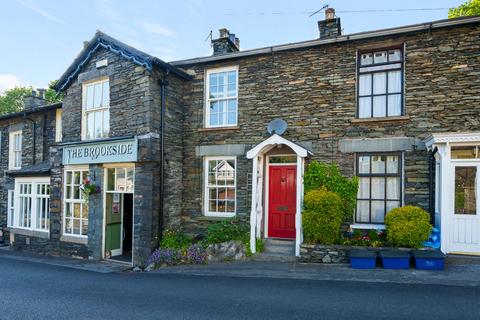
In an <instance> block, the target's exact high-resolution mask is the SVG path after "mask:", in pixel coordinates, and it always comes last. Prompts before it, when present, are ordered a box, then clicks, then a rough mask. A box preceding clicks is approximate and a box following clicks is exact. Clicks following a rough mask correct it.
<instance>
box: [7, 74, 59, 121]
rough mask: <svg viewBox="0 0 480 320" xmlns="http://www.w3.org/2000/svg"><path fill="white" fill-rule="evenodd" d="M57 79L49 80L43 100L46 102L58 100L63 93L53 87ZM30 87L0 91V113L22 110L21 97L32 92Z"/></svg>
mask: <svg viewBox="0 0 480 320" xmlns="http://www.w3.org/2000/svg"><path fill="white" fill-rule="evenodd" d="M56 83H57V80H53V81H50V83H49V84H48V89H47V90H46V91H45V100H46V102H47V103H54V102H60V101H62V99H63V94H57V92H56V91H55V89H54V86H55V84H56ZM32 90H34V89H33V88H32V87H16V88H13V89H9V90H5V91H4V92H0V115H4V114H7V113H12V112H19V111H21V110H23V106H24V105H23V99H24V98H25V97H26V96H28V95H30V94H32Z"/></svg>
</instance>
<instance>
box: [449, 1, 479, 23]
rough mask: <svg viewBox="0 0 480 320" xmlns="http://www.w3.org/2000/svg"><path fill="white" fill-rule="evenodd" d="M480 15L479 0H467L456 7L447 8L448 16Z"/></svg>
mask: <svg viewBox="0 0 480 320" xmlns="http://www.w3.org/2000/svg"><path fill="white" fill-rule="evenodd" d="M478 15H480V0H468V1H467V2H465V3H463V4H461V5H459V6H458V7H456V8H451V9H449V10H448V17H449V18H450V19H451V18H457V17H463V16H478Z"/></svg>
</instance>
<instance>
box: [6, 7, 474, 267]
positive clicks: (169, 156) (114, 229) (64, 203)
mask: <svg viewBox="0 0 480 320" xmlns="http://www.w3.org/2000/svg"><path fill="white" fill-rule="evenodd" d="M318 25H319V35H320V36H319V39H315V40H311V41H305V42H299V43H293V44H287V45H279V46H274V47H267V48H261V49H254V50H247V51H241V50H240V42H239V40H238V38H237V37H236V36H235V35H233V34H231V33H229V31H228V30H226V29H222V30H221V31H220V37H219V38H218V39H215V40H213V41H212V45H213V48H214V54H213V55H212V56H208V57H201V58H193V59H187V60H182V61H175V62H170V63H166V62H163V61H161V60H160V59H158V58H155V57H152V56H149V55H147V54H145V53H143V52H140V51H138V50H136V49H134V48H132V47H129V46H127V45H125V44H123V43H121V42H119V41H117V40H115V39H113V38H111V37H109V36H107V35H105V34H103V33H101V32H98V33H97V34H96V35H95V37H94V38H93V39H92V40H91V41H90V42H88V43H87V44H86V46H85V48H84V49H83V51H82V52H81V53H80V54H79V56H78V57H77V58H76V59H75V61H74V62H73V64H72V65H71V66H70V67H69V68H68V69H67V71H66V72H65V73H64V75H63V76H62V77H61V78H60V81H59V84H58V87H57V89H58V90H59V91H62V92H63V93H64V94H65V99H64V101H63V104H62V106H61V107H62V108H61V109H62V117H61V126H59V125H58V124H57V129H58V128H60V127H61V130H62V134H61V141H57V142H54V141H53V140H52V143H51V144H48V147H49V153H48V155H49V161H48V169H49V175H48V177H49V189H48V190H49V202H50V204H49V208H50V209H49V211H48V212H49V216H48V217H49V218H48V219H49V220H48V224H49V231H48V233H47V235H46V236H45V235H43V237H36V234H35V233H30V234H28V232H26V231H25V230H24V229H25V228H21V227H20V228H19V226H18V225H16V224H18V223H19V222H20V221H23V220H21V219H20V216H22V214H21V213H22V212H24V211H25V210H24V209H23V207H20V205H21V203H22V201H24V200H22V199H25V198H26V197H25V192H23V193H20V194H19V193H18V192H20V191H22V190H20V191H17V189H16V188H14V190H13V191H9V190H12V183H14V182H13V180H12V179H13V178H8V179H10V180H9V181H10V182H9V183H10V184H7V183H6V184H5V186H3V185H2V188H3V190H2V194H3V200H4V203H2V206H3V207H2V212H1V213H0V214H3V215H2V216H0V217H2V218H3V219H4V220H5V221H6V217H7V216H8V215H7V214H6V213H8V212H10V211H9V208H10V207H9V206H8V204H7V193H8V194H10V196H11V198H12V199H14V200H12V202H11V204H12V206H11V207H12V210H11V216H12V218H11V220H12V219H13V220H12V221H14V223H13V224H12V223H10V222H9V227H8V228H7V230H8V231H7V232H8V233H9V239H10V243H11V245H12V246H14V247H18V248H23V249H29V248H34V250H37V251H40V250H42V251H44V252H46V253H55V254H64V255H74V256H80V257H84V258H93V259H105V258H110V257H113V258H115V257H117V258H118V257H122V258H125V259H127V260H128V261H132V262H133V264H135V265H137V264H143V263H144V262H145V259H146V257H147V256H148V254H149V253H150V251H151V250H152V249H153V248H154V247H155V246H156V245H157V243H158V237H159V235H160V234H161V232H162V231H163V230H165V229H168V228H183V229H184V230H185V231H187V232H188V233H191V234H201V233H203V232H204V231H205V228H206V227H207V226H208V225H209V224H210V223H212V222H214V221H218V220H221V219H225V218H227V217H234V216H238V217H240V218H242V219H245V220H247V221H249V223H250V227H251V237H252V240H254V238H255V237H259V238H280V239H289V240H291V241H292V242H293V243H295V254H297V255H298V254H299V246H300V244H301V242H302V240H303V239H302V226H301V207H302V198H303V181H302V175H303V172H304V170H305V167H306V165H307V164H308V162H310V161H312V160H319V161H324V162H328V163H330V162H335V163H338V164H339V166H340V168H341V170H342V171H343V172H344V173H345V174H347V175H358V176H359V178H360V188H359V192H358V200H357V209H356V212H355V216H354V217H352V224H351V227H352V228H359V229H371V228H375V229H378V228H383V227H384V225H383V222H384V216H385V213H386V212H388V210H390V209H391V208H394V207H398V206H403V205H407V204H412V205H418V206H421V207H423V208H425V209H426V210H428V211H429V212H431V214H432V221H434V222H435V224H436V226H438V227H439V228H441V232H442V250H444V251H445V252H469V253H480V236H479V234H480V218H478V217H479V215H478V212H477V211H478V210H477V208H478V205H480V202H479V200H478V199H480V197H479V196H478V189H479V188H478V187H477V185H476V184H477V181H480V179H476V177H477V176H478V175H479V174H480V168H479V166H480V154H478V150H477V149H478V145H480V122H479V116H480V76H479V75H480V41H479V40H478V39H479V35H480V18H479V17H470V18H459V19H451V20H441V21H434V22H430V23H426V24H418V25H412V26H405V27H399V28H393V29H386V30H378V31H372V32H365V33H358V34H350V35H342V34H341V27H340V19H339V18H336V17H335V16H334V12H333V11H332V10H328V12H327V16H326V19H325V20H322V21H319V23H318ZM58 107H59V106H58ZM43 108H54V107H52V106H48V107H43ZM42 110H43V109H42ZM45 110H46V109H45ZM49 112H53V111H49ZM11 119H13V118H11ZM15 119H17V120H18V121H23V118H22V117H20V115H18V117H17V118H15ZM275 119H276V120H275ZM280 119H281V120H280ZM272 120H275V121H274V122H273V126H271V129H272V128H273V130H267V129H266V128H267V125H268V124H269V123H271V122H272ZM11 121H12V120H10V118H9V119H6V118H0V124H1V127H2V128H3V129H2V136H4V135H5V134H6V133H8V132H9V131H12V130H14V129H9V128H10V127H12V128H13V125H12V124H11ZM57 122H58V121H57ZM285 123H286V125H287V128H286V130H285V127H284V124H285ZM54 124H55V123H54ZM54 124H51V128H53V127H55V126H54ZM38 130H40V129H38ZM52 130H53V129H52ZM47 131H48V130H47ZM50 135H51V136H54V135H53V133H51V132H50ZM29 139H31V138H30V137H27V136H24V141H25V140H29ZM57 140H60V139H57ZM7 149H8V146H7V141H6V140H5V139H2V150H3V153H2V158H3V159H6V158H5V157H11V155H9V154H7V152H6V150H7ZM22 154H24V153H22ZM2 170H4V171H5V170H6V169H5V167H4V161H2ZM5 179H7V178H5ZM15 179H16V178H15ZM85 179H87V180H89V182H87V184H88V183H90V185H94V186H95V187H99V189H100V190H99V192H93V193H91V194H89V195H88V196H87V195H85V194H84V192H82V191H81V190H80V187H83V184H84V182H85V181H84V180H85ZM20 181H22V180H19V183H20ZM17 184H18V183H16V182H15V185H17ZM27 198H28V197H27ZM30 198H32V197H30ZM22 210H23V211H22ZM35 210H37V211H38V205H36V206H35ZM27 211H28V210H27ZM33 220H35V219H32V221H33ZM9 221H10V220H9ZM36 221H38V219H37V220H36ZM32 232H33V231H32ZM25 233H27V235H25ZM251 242H252V243H254V241H251ZM252 249H254V248H252ZM130 259H131V260H130Z"/></svg>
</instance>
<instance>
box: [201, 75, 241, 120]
mask: <svg viewBox="0 0 480 320" xmlns="http://www.w3.org/2000/svg"><path fill="white" fill-rule="evenodd" d="M205 78H206V81H205V101H206V106H205V127H207V128H221V127H232V126H237V124H238V67H236V66H235V67H227V68H218V69H210V70H207V71H206V77H205Z"/></svg>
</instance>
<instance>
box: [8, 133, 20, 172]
mask: <svg viewBox="0 0 480 320" xmlns="http://www.w3.org/2000/svg"><path fill="white" fill-rule="evenodd" d="M22 140H23V137H22V130H18V131H12V132H10V139H9V143H8V145H9V147H8V150H9V152H8V154H9V155H8V169H9V170H18V169H21V168H22Z"/></svg>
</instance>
